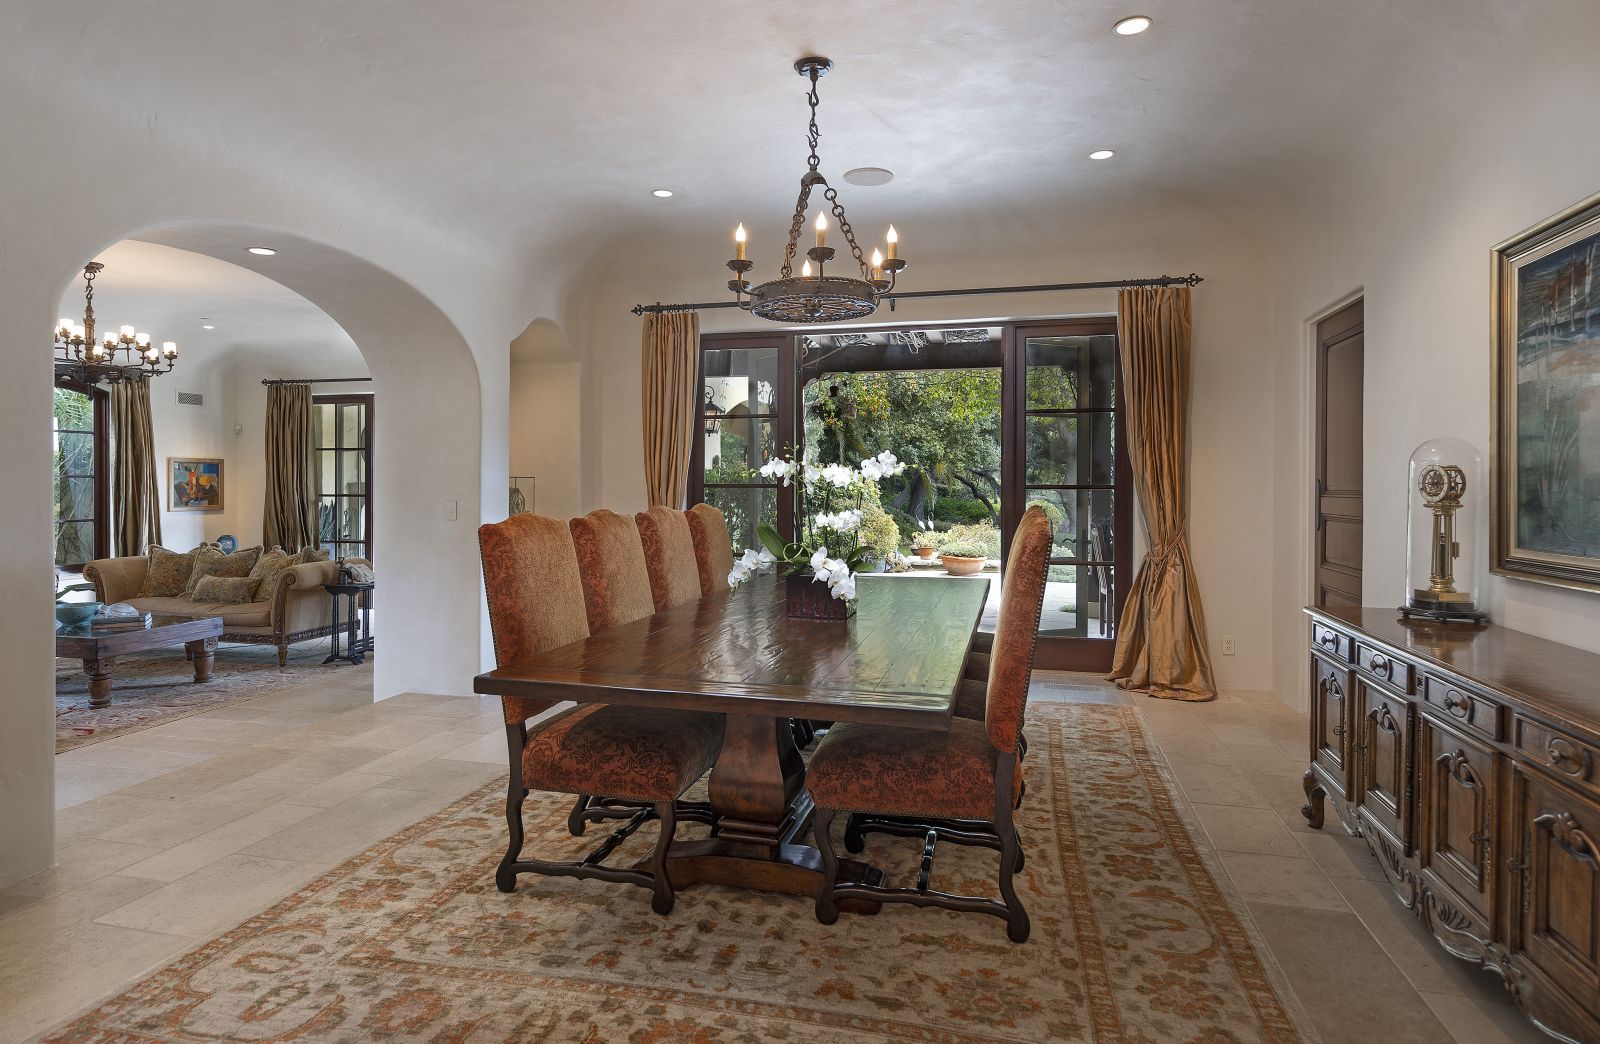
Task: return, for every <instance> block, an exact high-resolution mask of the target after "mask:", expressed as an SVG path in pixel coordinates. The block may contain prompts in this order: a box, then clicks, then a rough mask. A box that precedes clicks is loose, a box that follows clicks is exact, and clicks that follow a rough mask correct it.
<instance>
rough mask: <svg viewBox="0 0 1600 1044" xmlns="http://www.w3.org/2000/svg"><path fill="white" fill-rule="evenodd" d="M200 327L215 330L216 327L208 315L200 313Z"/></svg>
mask: <svg viewBox="0 0 1600 1044" xmlns="http://www.w3.org/2000/svg"><path fill="white" fill-rule="evenodd" d="M200 329H202V330H215V329H216V325H215V324H213V323H212V322H211V319H210V317H209V316H204V315H202V316H201V317H200Z"/></svg>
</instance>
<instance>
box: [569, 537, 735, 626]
mask: <svg viewBox="0 0 1600 1044" xmlns="http://www.w3.org/2000/svg"><path fill="white" fill-rule="evenodd" d="M568 525H569V526H570V527H571V528H572V543H573V546H574V547H575V548H576V549H577V553H578V575H579V576H580V577H581V578H582V582H583V601H584V608H585V612H586V613H587V615H588V619H589V631H590V632H591V633H599V632H600V631H604V630H607V629H609V628H612V627H619V626H621V625H622V624H625V623H632V622H633V621H635V620H642V619H644V618H645V617H646V616H650V615H651V614H653V613H654V612H655V611H656V602H655V595H654V594H652V593H651V591H650V570H649V567H648V566H646V565H645V557H644V542H643V540H642V539H641V538H640V536H639V524H638V523H637V522H635V521H634V520H633V519H631V518H629V517H628V516H627V515H619V514H617V513H616V512H615V511H608V510H606V509H605V508H600V509H599V510H597V511H591V512H589V513H588V514H587V515H581V516H579V517H578V518H575V519H573V520H572V521H571V522H569V523H568ZM730 568H731V567H730Z"/></svg>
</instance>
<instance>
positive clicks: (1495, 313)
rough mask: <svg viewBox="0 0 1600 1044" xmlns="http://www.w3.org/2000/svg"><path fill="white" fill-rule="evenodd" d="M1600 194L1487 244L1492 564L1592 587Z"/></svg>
mask: <svg viewBox="0 0 1600 1044" xmlns="http://www.w3.org/2000/svg"><path fill="white" fill-rule="evenodd" d="M1597 264H1600V194H1597V195H1594V196H1591V197H1589V198H1588V199H1586V200H1584V201H1583V202H1581V203H1578V204H1577V205H1575V206H1572V207H1570V208H1568V209H1567V210H1565V211H1563V212H1562V213H1560V214H1557V215H1555V216H1554V217H1552V218H1550V219H1549V220H1547V221H1544V222H1541V223H1540V224H1538V225H1536V226H1534V227H1533V228H1530V229H1527V230H1526V231H1524V232H1521V233H1519V234H1518V235H1516V236H1513V237H1512V238H1510V239H1508V240H1506V241H1505V242H1504V243H1501V244H1499V245H1498V246H1496V247H1495V248H1494V251H1493V253H1492V297H1491V323H1492V329H1491V345H1492V359H1493V363H1492V365H1493V379H1492V381H1491V388H1492V395H1493V402H1492V407H1491V418H1492V420H1491V433H1490V435H1491V442H1492V449H1491V453H1490V472H1491V473H1490V481H1489V493H1490V525H1489V568H1490V571H1491V572H1493V573H1496V574H1499V575H1501V576H1510V577H1516V578H1518V579H1521V580H1531V581H1533V582H1535V583H1542V584H1553V585H1556V586H1559V587H1568V588H1573V589H1576V590H1582V591H1600V272H1596V271H1595V266H1596V265H1597Z"/></svg>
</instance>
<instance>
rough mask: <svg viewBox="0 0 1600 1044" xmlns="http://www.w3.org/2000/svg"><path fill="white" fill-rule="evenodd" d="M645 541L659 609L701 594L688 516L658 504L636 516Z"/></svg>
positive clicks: (679, 603)
mask: <svg viewBox="0 0 1600 1044" xmlns="http://www.w3.org/2000/svg"><path fill="white" fill-rule="evenodd" d="M633 520H634V521H635V522H636V523H638V526H639V539H640V541H641V542H643V544H644V564H645V569H646V570H647V571H648V572H649V574H650V593H651V595H652V596H653V597H654V599H655V607H656V612H658V613H659V612H661V611H662V610H664V609H671V608H672V607H673V606H675V605H682V604H684V603H685V602H693V601H695V600H696V599H698V598H699V597H700V594H701V592H700V565H699V561H698V559H696V557H695V551H694V535H693V533H692V532H691V531H690V529H689V517H688V515H686V514H685V513H684V512H682V511H674V510H673V509H672V508H669V507H663V506H662V505H660V504H658V505H656V506H655V507H653V508H651V509H650V510H649V511H641V512H639V513H638V514H637V515H634V516H633ZM729 568H732V567H731V566H730V567H729Z"/></svg>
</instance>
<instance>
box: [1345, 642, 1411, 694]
mask: <svg viewBox="0 0 1600 1044" xmlns="http://www.w3.org/2000/svg"><path fill="white" fill-rule="evenodd" d="M1356 669H1357V670H1359V671H1360V672H1361V673H1362V674H1365V675H1367V676H1368V677H1371V678H1376V679H1378V680H1379V681H1381V682H1384V683H1386V684H1388V685H1392V686H1394V687H1395V688H1396V689H1399V690H1400V691H1401V692H1402V693H1405V694H1407V695H1410V693H1411V665H1410V664H1409V663H1406V662H1405V661H1404V660H1396V659H1395V658H1394V657H1392V656H1390V655H1389V654H1388V653H1386V652H1384V651H1383V650H1382V649H1379V648H1377V647H1376V646H1372V645H1368V644H1367V643H1366V642H1357V643H1356Z"/></svg>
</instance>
